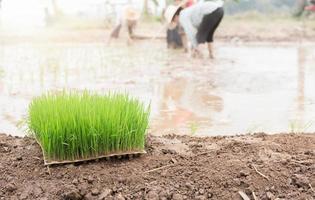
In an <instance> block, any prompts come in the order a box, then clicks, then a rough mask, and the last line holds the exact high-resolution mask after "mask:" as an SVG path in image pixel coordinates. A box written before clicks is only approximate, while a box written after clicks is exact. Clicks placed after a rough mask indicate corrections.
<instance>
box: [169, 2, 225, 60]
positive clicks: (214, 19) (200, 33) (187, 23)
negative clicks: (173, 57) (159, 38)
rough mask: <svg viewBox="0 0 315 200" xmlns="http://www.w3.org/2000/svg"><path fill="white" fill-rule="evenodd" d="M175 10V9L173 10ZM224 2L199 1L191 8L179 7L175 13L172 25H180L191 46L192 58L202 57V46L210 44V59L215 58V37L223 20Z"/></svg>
mask: <svg viewBox="0 0 315 200" xmlns="http://www.w3.org/2000/svg"><path fill="white" fill-rule="evenodd" d="M173 10H175V9H173ZM223 15H224V11H223V1H222V0H199V2H198V3H196V4H194V5H192V6H190V7H189V8H186V9H182V7H180V6H177V9H176V11H173V17H172V20H171V21H172V23H178V22H179V23H180V25H181V26H182V27H183V28H184V31H185V33H186V36H187V38H188V41H189V42H190V44H191V50H192V56H193V57H201V56H202V54H201V51H200V49H199V48H200V47H199V46H200V44H203V43H207V44H208V52H209V57H210V58H214V56H213V49H212V42H213V35H214V32H215V31H216V29H217V28H218V26H219V24H220V23H221V20H222V18H223Z"/></svg>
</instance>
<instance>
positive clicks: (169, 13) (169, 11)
mask: <svg viewBox="0 0 315 200" xmlns="http://www.w3.org/2000/svg"><path fill="white" fill-rule="evenodd" d="M180 8H181V5H178V6H174V5H169V6H168V7H167V8H166V10H165V13H164V17H165V19H166V22H167V23H168V24H169V23H171V22H172V20H173V18H174V15H175V14H176V12H177V11H178V10H179V9H180Z"/></svg>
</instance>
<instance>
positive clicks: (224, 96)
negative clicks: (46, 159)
mask: <svg viewBox="0 0 315 200" xmlns="http://www.w3.org/2000/svg"><path fill="white" fill-rule="evenodd" d="M314 47H315V45H309V44H308V45H303V46H297V45H296V46H295V45H282V46H275V45H267V44H265V45H242V46H233V45H226V44H218V45H217V60H215V61H213V62H210V61H209V60H206V59H205V60H196V59H189V58H188V57H187V56H186V55H183V54H182V52H180V51H168V50H166V49H165V45H164V44H163V43H162V44H161V43H155V44H152V43H151V44H150V45H149V44H148V43H140V44H137V45H134V46H132V47H126V46H124V45H119V44H115V45H114V46H112V47H107V46H105V45H103V44H66V45H31V44H23V45H21V44H19V45H2V46H0V105H1V106H0V132H3V133H7V134H11V135H25V133H26V131H25V130H24V129H20V128H18V127H17V125H18V124H19V123H20V122H21V121H23V120H22V119H23V118H25V115H26V113H27V108H28V104H29V102H30V101H31V99H32V98H33V97H34V96H37V95H40V94H42V93H43V92H46V91H48V90H61V89H63V88H67V89H79V90H83V89H89V90H93V91H97V92H107V91H109V90H116V91H122V92H125V91H126V92H128V93H130V94H131V95H133V96H136V97H139V98H140V99H141V100H142V101H144V102H145V103H146V104H149V103H151V108H152V112H151V123H150V132H153V133H155V134H166V133H176V134H197V135H223V134H224V135H226V134H240V133H250V132H259V131H264V132H268V133H274V132H291V131H294V132H300V131H315V78H314V77H315V48H314ZM313 123H314V124H313Z"/></svg>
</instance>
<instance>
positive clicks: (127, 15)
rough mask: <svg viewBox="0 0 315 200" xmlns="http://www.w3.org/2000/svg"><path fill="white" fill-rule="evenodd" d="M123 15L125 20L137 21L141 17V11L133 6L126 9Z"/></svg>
mask: <svg viewBox="0 0 315 200" xmlns="http://www.w3.org/2000/svg"><path fill="white" fill-rule="evenodd" d="M123 17H124V19H125V20H131V21H137V20H138V19H139V18H140V13H139V12H138V11H137V10H136V9H134V8H133V7H131V6H127V7H126V8H125V9H124V13H123Z"/></svg>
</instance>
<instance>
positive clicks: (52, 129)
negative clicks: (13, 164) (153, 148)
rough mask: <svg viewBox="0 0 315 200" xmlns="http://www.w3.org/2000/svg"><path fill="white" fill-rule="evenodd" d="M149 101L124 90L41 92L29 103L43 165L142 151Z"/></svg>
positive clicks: (140, 152) (33, 129)
mask: <svg viewBox="0 0 315 200" xmlns="http://www.w3.org/2000/svg"><path fill="white" fill-rule="evenodd" d="M148 119H149V107H147V108H145V107H144V105H143V104H142V103H141V102H139V101H138V100H137V99H134V98H130V97H129V96H128V95H123V94H108V95H98V94H95V93H90V92H87V91H84V92H83V93H79V92H62V93H57V94H46V95H43V96H40V97H37V98H35V99H33V101H32V102H31V104H30V107H29V117H28V126H29V131H30V133H31V134H32V136H34V138H35V140H36V142H37V143H38V144H39V146H40V148H41V150H42V154H43V159H44V164H45V165H53V164H65V163H77V162H84V161H90V160H97V159H101V158H111V157H118V158H120V157H125V156H129V155H130V156H131V157H132V155H140V154H145V153H146V152H145V148H144V147H145V135H146V134H145V133H146V130H147V127H148Z"/></svg>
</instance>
